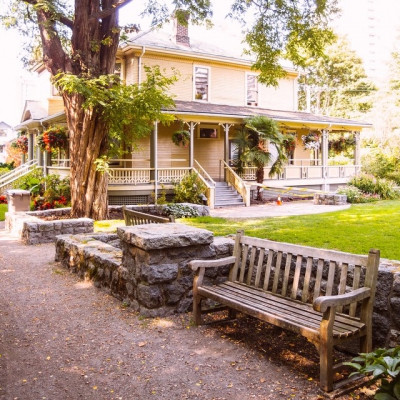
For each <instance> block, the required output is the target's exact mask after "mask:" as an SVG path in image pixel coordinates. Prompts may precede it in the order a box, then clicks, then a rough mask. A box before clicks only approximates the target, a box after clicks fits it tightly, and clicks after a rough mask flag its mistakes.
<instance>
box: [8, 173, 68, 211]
mask: <svg viewBox="0 0 400 400" xmlns="http://www.w3.org/2000/svg"><path fill="white" fill-rule="evenodd" d="M13 188H15V189H17V188H19V189H24V190H29V191H30V192H31V198H32V202H33V203H32V208H33V209H34V210H47V209H52V208H60V207H66V206H67V205H68V204H69V202H70V201H71V189H70V182H69V178H64V179H61V178H60V176H59V175H56V174H50V175H47V176H43V171H42V169H41V168H35V169H34V170H32V171H31V172H30V173H29V174H27V175H25V176H23V177H21V178H19V179H18V180H16V181H14V182H13Z"/></svg>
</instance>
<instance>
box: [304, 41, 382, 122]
mask: <svg viewBox="0 0 400 400" xmlns="http://www.w3.org/2000/svg"><path fill="white" fill-rule="evenodd" d="M306 71H307V73H306V74H305V75H301V76H300V78H299V108H300V109H301V110H305V109H306V105H307V104H306V97H307V94H306V93H307V87H309V88H310V94H311V112H314V113H316V114H324V115H333V116H336V117H343V118H354V117H357V116H359V115H361V114H365V113H366V112H367V111H368V110H370V109H371V107H372V99H371V97H370V94H371V92H373V91H374V90H376V88H375V87H374V86H373V85H372V83H371V82H369V81H368V80H367V79H366V78H367V77H366V74H365V71H364V67H363V65H362V60H361V59H360V58H359V57H358V56H357V55H356V52H355V51H353V50H351V48H350V45H349V43H348V42H347V41H346V40H345V39H344V38H339V39H338V40H337V41H336V42H335V43H334V44H332V45H331V46H329V47H328V48H327V49H326V55H325V56H323V57H319V58H310V59H309V60H308V62H307V67H306Z"/></svg>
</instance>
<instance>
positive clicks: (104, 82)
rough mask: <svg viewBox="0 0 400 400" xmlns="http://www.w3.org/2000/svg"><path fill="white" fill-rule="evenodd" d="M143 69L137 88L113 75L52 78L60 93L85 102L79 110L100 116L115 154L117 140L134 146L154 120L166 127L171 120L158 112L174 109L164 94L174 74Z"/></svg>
mask: <svg viewBox="0 0 400 400" xmlns="http://www.w3.org/2000/svg"><path fill="white" fill-rule="evenodd" d="M144 69H145V72H146V76H147V77H146V79H145V80H144V82H142V83H141V84H140V86H139V85H138V84H132V85H125V84H123V83H122V82H121V81H120V78H119V77H118V76H116V75H102V76H100V77H98V78H86V77H85V78H81V77H78V76H76V75H72V74H64V73H60V74H58V75H56V76H55V78H54V81H55V84H56V85H57V87H58V88H59V90H60V91H61V92H65V93H68V94H72V93H80V94H81V95H82V96H83V98H84V99H85V102H84V103H83V108H84V109H87V110H97V111H98V112H99V113H100V115H101V116H102V118H103V120H104V121H105V122H106V123H107V124H108V126H109V128H110V131H109V137H110V144H111V146H113V144H114V148H112V149H111V153H112V154H113V155H116V154H118V152H119V149H120V146H119V142H120V140H121V139H123V141H124V142H125V143H126V144H127V145H130V146H135V143H136V141H137V140H138V139H140V138H142V137H145V136H147V135H148V134H149V133H150V132H151V130H152V129H153V123H154V121H159V122H160V123H162V124H169V123H170V122H172V121H173V120H174V117H173V116H172V115H169V114H165V113H162V112H161V110H162V109H163V108H172V107H173V106H174V102H173V100H172V97H171V96H170V95H169V94H167V92H168V90H169V88H170V86H171V85H173V84H174V83H175V82H176V81H177V75H176V74H175V71H173V74H172V75H171V76H167V75H166V71H165V70H164V71H161V70H160V68H159V67H158V66H154V67H147V66H145V67H144ZM113 150H114V151H113Z"/></svg>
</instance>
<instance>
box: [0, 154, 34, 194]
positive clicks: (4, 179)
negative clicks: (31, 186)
mask: <svg viewBox="0 0 400 400" xmlns="http://www.w3.org/2000/svg"><path fill="white" fill-rule="evenodd" d="M36 166H37V160H31V161H28V162H26V163H24V164H22V165H20V166H19V167H17V168H15V169H13V170H12V171H10V172H7V173H6V174H4V175H1V176H0V193H4V192H5V191H6V190H8V189H11V188H12V184H13V182H14V181H16V180H17V179H18V178H21V177H22V176H24V175H26V174H28V173H29V172H30V171H32V170H33V169H34V168H36Z"/></svg>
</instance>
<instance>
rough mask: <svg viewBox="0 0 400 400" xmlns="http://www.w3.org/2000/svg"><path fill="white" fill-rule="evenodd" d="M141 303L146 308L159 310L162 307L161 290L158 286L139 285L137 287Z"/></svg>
mask: <svg viewBox="0 0 400 400" xmlns="http://www.w3.org/2000/svg"><path fill="white" fill-rule="evenodd" d="M137 296H138V300H139V303H140V304H141V305H143V306H144V307H145V308H149V309H152V308H157V307H160V306H161V305H162V295H161V290H160V288H159V287H158V286H147V285H142V284H139V285H138V287H137Z"/></svg>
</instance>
